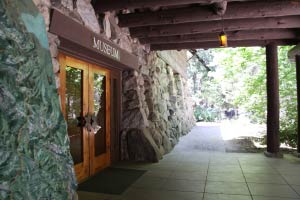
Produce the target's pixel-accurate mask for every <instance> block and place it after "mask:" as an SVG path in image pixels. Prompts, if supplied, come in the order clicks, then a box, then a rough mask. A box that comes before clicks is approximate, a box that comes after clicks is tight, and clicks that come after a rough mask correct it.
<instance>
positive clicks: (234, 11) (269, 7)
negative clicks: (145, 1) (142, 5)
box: [118, 0, 300, 27]
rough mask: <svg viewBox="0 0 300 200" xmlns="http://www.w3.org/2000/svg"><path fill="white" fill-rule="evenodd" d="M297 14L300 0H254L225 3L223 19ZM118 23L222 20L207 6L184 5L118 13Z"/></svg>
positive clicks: (123, 25) (173, 22)
mask: <svg viewBox="0 0 300 200" xmlns="http://www.w3.org/2000/svg"><path fill="white" fill-rule="evenodd" d="M183 2H184V1H183ZM291 15H300V3H295V1H282V0H276V1H254V2H251V1H250V2H243V3H240V2H232V3H228V5H227V9H226V13H225V14H224V16H223V18H224V19H245V18H263V17H281V16H291ZM118 17H119V25H120V26H121V27H138V26H150V25H166V24H180V23H187V22H200V21H213V20H221V16H220V15H217V14H216V13H215V12H213V10H212V9H211V7H210V6H198V7H186V8H175V9H167V10H161V11H157V12H142V13H130V14H121V15H118Z"/></svg>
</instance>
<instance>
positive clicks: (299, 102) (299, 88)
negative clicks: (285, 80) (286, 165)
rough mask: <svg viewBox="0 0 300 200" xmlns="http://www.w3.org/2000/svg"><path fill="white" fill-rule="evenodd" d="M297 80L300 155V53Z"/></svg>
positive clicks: (299, 150)
mask: <svg viewBox="0 0 300 200" xmlns="http://www.w3.org/2000/svg"><path fill="white" fill-rule="evenodd" d="M296 80H297V116H298V121H297V126H298V141H297V152H298V154H299V155H300V54H299V55H296Z"/></svg>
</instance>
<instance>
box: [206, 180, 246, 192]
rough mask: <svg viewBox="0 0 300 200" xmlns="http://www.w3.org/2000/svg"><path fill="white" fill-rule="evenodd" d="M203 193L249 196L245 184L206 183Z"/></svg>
mask: <svg viewBox="0 0 300 200" xmlns="http://www.w3.org/2000/svg"><path fill="white" fill-rule="evenodd" d="M205 192H207V193H213V194H240V195H250V193H249V190H248V187H247V185H246V183H232V182H212V181H207V183H206V187H205Z"/></svg>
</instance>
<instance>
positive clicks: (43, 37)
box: [0, 0, 76, 200]
mask: <svg viewBox="0 0 300 200" xmlns="http://www.w3.org/2000/svg"><path fill="white" fill-rule="evenodd" d="M75 190H76V179H75V175H74V170H73V161H72V158H71V155H70V151H69V139H68V136H67V131H66V123H65V121H64V118H63V116H62V113H61V111H60V104H59V99H58V95H57V91H56V87H55V81H54V75H53V71H52V63H51V56H50V52H49V47H48V39H47V34H46V31H45V25H44V21H43V17H42V16H41V15H40V14H39V12H38V10H37V9H36V7H35V5H34V4H33V2H32V1H31V0H1V1H0V199H26V200H27V199H28V200H35V199H49V200H50V199H55V200H57V199H64V200H65V199H74V198H75Z"/></svg>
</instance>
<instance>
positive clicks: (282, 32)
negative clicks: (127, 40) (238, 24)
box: [139, 29, 300, 44]
mask: <svg viewBox="0 0 300 200" xmlns="http://www.w3.org/2000/svg"><path fill="white" fill-rule="evenodd" d="M218 35H219V33H199V34H189V35H175V36H165V37H150V38H141V39H140V40H139V41H140V42H141V43H142V44H167V43H184V42H205V41H217V40H218ZM226 35H227V37H228V40H229V41H235V40H279V39H300V35H299V34H298V33H297V32H296V31H295V30H293V29H268V30H252V31H231V32H227V33H226Z"/></svg>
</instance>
